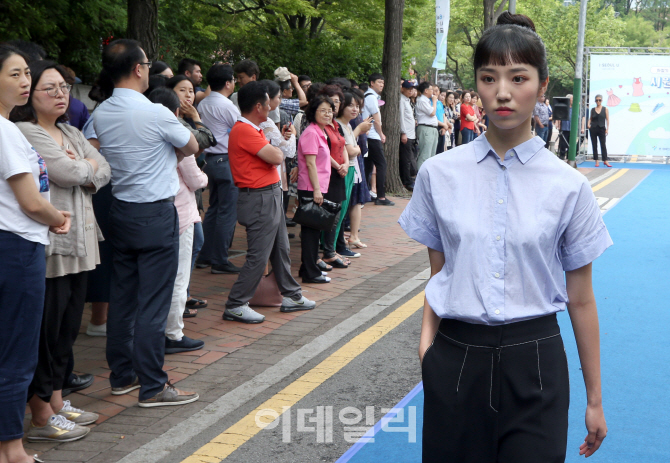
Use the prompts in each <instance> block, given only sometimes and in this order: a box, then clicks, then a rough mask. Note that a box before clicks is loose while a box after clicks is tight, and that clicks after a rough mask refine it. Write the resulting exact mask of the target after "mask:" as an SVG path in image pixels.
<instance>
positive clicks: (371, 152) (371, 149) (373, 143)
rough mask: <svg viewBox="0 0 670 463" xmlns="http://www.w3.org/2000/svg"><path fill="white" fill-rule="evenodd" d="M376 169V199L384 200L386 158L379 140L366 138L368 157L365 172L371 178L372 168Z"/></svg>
mask: <svg viewBox="0 0 670 463" xmlns="http://www.w3.org/2000/svg"><path fill="white" fill-rule="evenodd" d="M373 165H374V166H376V167H377V197H378V198H386V190H385V188H386V187H385V185H386V157H384V145H382V142H381V141H380V140H373V139H371V138H368V157H367V158H365V172H366V173H367V175H368V178H372V177H371V175H372V166H373Z"/></svg>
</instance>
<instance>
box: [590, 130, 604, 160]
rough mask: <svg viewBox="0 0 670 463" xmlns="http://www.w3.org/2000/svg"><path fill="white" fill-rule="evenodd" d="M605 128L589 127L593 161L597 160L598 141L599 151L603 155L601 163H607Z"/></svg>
mask: <svg viewBox="0 0 670 463" xmlns="http://www.w3.org/2000/svg"><path fill="white" fill-rule="evenodd" d="M606 131H607V129H606V128H605V127H591V128H590V129H589V132H591V146H592V147H593V159H595V160H596V161H597V160H598V140H600V149H601V150H602V153H603V161H607V145H606V144H605V138H606V135H605V132H606Z"/></svg>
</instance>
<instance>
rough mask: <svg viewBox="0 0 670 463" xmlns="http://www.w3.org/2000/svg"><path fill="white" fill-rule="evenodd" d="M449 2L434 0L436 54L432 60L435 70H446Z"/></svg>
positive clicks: (447, 0) (446, 0)
mask: <svg viewBox="0 0 670 463" xmlns="http://www.w3.org/2000/svg"><path fill="white" fill-rule="evenodd" d="M450 9H451V7H450V4H449V0H435V44H436V45H437V47H436V48H437V53H436V54H435V59H434V60H433V67H434V68H435V69H446V68H447V35H448V33H449V14H450Z"/></svg>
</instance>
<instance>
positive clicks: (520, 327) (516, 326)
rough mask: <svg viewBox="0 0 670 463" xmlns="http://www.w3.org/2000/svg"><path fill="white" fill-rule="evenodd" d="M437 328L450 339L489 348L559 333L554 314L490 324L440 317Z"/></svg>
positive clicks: (511, 344)
mask: <svg viewBox="0 0 670 463" xmlns="http://www.w3.org/2000/svg"><path fill="white" fill-rule="evenodd" d="M438 331H439V333H440V334H442V335H444V336H446V337H448V338H449V339H451V340H452V341H455V342H458V343H461V344H464V345H467V346H470V347H482V348H491V349H496V348H500V347H511V346H513V345H519V344H524V343H528V342H535V341H539V340H541V339H546V338H551V337H554V336H559V335H560V334H561V330H560V328H559V326H558V321H557V320H556V314H551V315H546V316H543V317H538V318H533V319H531V320H525V321H521V322H516V323H508V324H505V325H493V326H491V325H478V324H475V323H467V322H463V321H459V320H453V319H447V318H444V319H442V321H441V322H440V326H439V329H438Z"/></svg>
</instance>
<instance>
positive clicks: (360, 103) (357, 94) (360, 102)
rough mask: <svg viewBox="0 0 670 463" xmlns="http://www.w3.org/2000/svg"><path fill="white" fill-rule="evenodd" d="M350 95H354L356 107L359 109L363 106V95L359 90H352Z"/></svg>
mask: <svg viewBox="0 0 670 463" xmlns="http://www.w3.org/2000/svg"><path fill="white" fill-rule="evenodd" d="M351 94H352V95H354V98H356V101H357V102H358V106H360V107H361V108H362V107H363V106H365V93H363V92H362V91H361V89H360V88H352V89H351Z"/></svg>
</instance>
